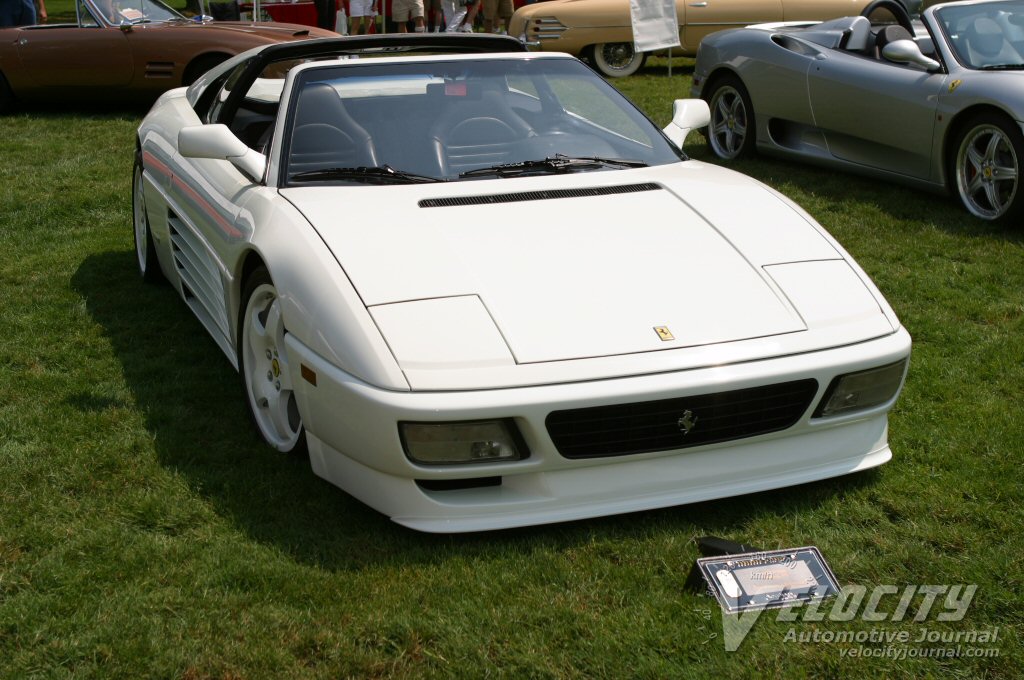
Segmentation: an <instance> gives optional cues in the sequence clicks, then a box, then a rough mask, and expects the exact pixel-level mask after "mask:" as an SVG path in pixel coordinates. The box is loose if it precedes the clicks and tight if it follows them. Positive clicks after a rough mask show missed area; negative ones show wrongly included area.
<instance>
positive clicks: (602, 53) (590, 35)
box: [508, 0, 869, 77]
mask: <svg viewBox="0 0 1024 680" xmlns="http://www.w3.org/2000/svg"><path fill="white" fill-rule="evenodd" d="M868 2H869V0H699V1H695V0H676V13H677V15H678V19H679V42H680V44H681V46H680V47H678V48H674V53H675V54H679V55H687V56H693V55H694V54H696V53H697V45H699V44H700V41H701V40H702V39H703V38H704V36H706V35H708V34H710V33H713V32H715V31H721V30H722V29H726V28H735V27H737V26H746V25H748V24H755V23H761V22H766V21H804V20H807V21H815V20H819V19H831V18H833V17H839V16H843V15H844V14H856V13H858V12H860V11H861V10H862V9H863V8H864V6H865V5H867V4H868ZM508 32H509V35H514V36H516V37H524V38H525V39H526V41H527V42H531V43H539V45H540V49H542V50H550V51H554V52H568V53H569V54H573V55H576V56H578V57H581V58H583V59H584V60H586V61H588V62H589V63H590V64H591V65H592V66H594V67H595V68H596V69H597V70H598V71H599V72H600V73H601V74H602V75H605V76H611V77H614V76H628V75H631V74H633V73H635V72H636V70H637V69H638V68H640V66H641V65H642V64H643V61H644V58H645V55H644V53H642V52H637V51H636V50H635V49H634V48H633V25H632V23H631V21H630V15H629V0H552V2H544V3H536V4H533V5H527V6H526V7H522V8H521V9H519V10H517V11H516V13H515V14H514V15H513V16H512V20H511V21H510V22H509V30H508Z"/></svg>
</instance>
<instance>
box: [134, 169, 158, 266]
mask: <svg viewBox="0 0 1024 680" xmlns="http://www.w3.org/2000/svg"><path fill="white" fill-rule="evenodd" d="M132 226H133V227H134V229H133V231H134V232H135V262H136V264H137V265H138V267H139V274H140V275H141V276H142V280H143V281H145V282H146V283H160V282H161V281H163V280H164V275H163V272H161V271H160V263H159V262H158V261H157V259H156V246H154V245H153V235H152V233H151V232H150V229H149V214H148V213H147V212H146V192H145V186H144V184H143V179H142V154H141V153H138V152H136V154H135V167H134V169H133V170H132Z"/></svg>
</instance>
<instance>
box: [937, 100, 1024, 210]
mask: <svg viewBox="0 0 1024 680" xmlns="http://www.w3.org/2000/svg"><path fill="white" fill-rule="evenodd" d="M1022 160H1024V135H1022V134H1021V131H1020V129H1019V128H1018V127H1017V126H1016V125H1014V124H1013V123H1012V122H1011V121H1010V120H1009V119H1008V118H1006V117H1005V116H1001V115H998V114H993V113H986V114H981V115H978V116H975V117H974V118H972V119H970V120H969V121H967V124H966V125H964V127H963V128H962V133H961V134H960V136H959V141H958V143H957V153H956V157H955V158H954V159H953V168H952V172H951V173H950V174H951V176H952V177H955V178H956V190H957V194H958V195H959V196H960V200H961V201H962V202H963V204H964V207H965V208H967V210H968V211H969V212H970V213H971V214H972V215H975V216H976V217H980V218H981V219H983V220H1010V219H1015V218H1017V217H1019V216H1020V215H1021V213H1022V212H1024V209H1022V205H1021V204H1022V203H1024V201H1022V198H1021V187H1020V173H1021V161H1022Z"/></svg>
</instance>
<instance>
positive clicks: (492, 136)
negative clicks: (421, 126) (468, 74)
mask: <svg viewBox="0 0 1024 680" xmlns="http://www.w3.org/2000/svg"><path fill="white" fill-rule="evenodd" d="M474 95H476V96H474ZM445 99H446V101H445V105H444V107H443V110H442V112H441V114H440V116H439V117H438V119H437V121H436V122H435V123H434V125H433V126H432V127H431V132H430V137H431V143H432V144H433V146H434V152H435V154H436V155H437V162H438V165H439V166H440V168H441V171H442V173H443V174H445V175H457V174H459V173H460V172H465V171H466V170H472V169H474V168H483V167H488V166H491V165H498V164H500V163H511V162H515V161H519V160H524V159H523V158H518V157H516V155H515V151H516V149H518V148H519V147H520V146H521V145H522V142H523V140H524V139H527V138H529V137H533V136H536V133H535V132H534V131H533V129H532V128H531V127H530V126H529V125H528V124H527V123H526V121H524V120H523V119H522V118H521V117H519V115H518V114H517V113H516V112H515V111H513V110H512V108H511V107H510V106H509V105H508V104H507V103H506V101H505V98H504V96H503V95H502V93H501V92H499V91H497V90H486V91H482V92H481V91H477V92H476V93H474V92H473V91H472V86H470V88H469V89H468V90H467V94H466V96H454V97H446V98H445Z"/></svg>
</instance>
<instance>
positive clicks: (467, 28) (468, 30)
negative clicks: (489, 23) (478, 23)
mask: <svg viewBox="0 0 1024 680" xmlns="http://www.w3.org/2000/svg"><path fill="white" fill-rule="evenodd" d="M472 32H473V27H472V26H470V25H469V24H462V25H461V26H459V33H472Z"/></svg>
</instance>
